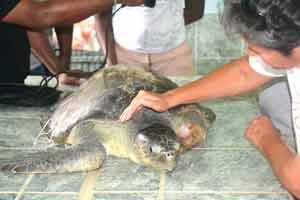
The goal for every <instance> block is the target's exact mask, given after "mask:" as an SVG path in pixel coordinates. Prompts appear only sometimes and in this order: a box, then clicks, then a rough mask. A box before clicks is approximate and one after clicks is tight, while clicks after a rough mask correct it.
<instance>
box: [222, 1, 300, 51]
mask: <svg viewBox="0 0 300 200" xmlns="http://www.w3.org/2000/svg"><path fill="white" fill-rule="evenodd" d="M221 22H222V24H223V25H224V28H225V30H226V32H227V33H228V34H234V33H237V34H241V35H243V36H244V37H245V38H247V39H249V40H250V41H252V42H255V43H256V44H258V45H261V46H264V47H267V48H271V49H275V50H278V51H279V52H281V53H282V54H284V55H289V54H290V53H291V51H292V49H294V48H295V47H298V46H300V0H224V11H223V13H222V16H221Z"/></svg>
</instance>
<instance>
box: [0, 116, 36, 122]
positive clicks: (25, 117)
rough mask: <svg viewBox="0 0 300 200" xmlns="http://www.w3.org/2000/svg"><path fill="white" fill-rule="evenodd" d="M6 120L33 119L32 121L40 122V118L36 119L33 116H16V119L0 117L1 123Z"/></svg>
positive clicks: (14, 117)
mask: <svg viewBox="0 0 300 200" xmlns="http://www.w3.org/2000/svg"><path fill="white" fill-rule="evenodd" d="M7 119H16V120H17V119H33V120H40V118H38V117H34V116H29V115H28V116H21V117H20V116H18V117H16V116H6V117H0V120H1V121H4V120H7Z"/></svg>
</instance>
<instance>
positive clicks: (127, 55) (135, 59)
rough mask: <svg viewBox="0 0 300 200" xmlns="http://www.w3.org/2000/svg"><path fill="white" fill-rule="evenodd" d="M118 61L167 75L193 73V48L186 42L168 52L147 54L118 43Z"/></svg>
mask: <svg viewBox="0 0 300 200" xmlns="http://www.w3.org/2000/svg"><path fill="white" fill-rule="evenodd" d="M116 54H117V59H118V63H121V64H126V65H129V66H133V67H144V68H145V69H146V70H149V71H154V72H157V73H159V74H162V75H166V76H180V75H193V74H194V66H193V56H192V49H191V47H190V46H189V45H188V44H187V42H184V43H183V44H181V45H180V46H178V47H177V48H175V49H172V50H170V51H168V52H166V53H155V54H147V53H140V52H135V51H130V50H127V49H124V48H123V47H121V46H120V45H118V44H116Z"/></svg>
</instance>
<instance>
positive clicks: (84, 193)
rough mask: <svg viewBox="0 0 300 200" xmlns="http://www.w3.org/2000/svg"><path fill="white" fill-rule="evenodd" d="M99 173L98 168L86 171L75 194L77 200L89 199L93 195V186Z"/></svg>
mask: <svg viewBox="0 0 300 200" xmlns="http://www.w3.org/2000/svg"><path fill="white" fill-rule="evenodd" d="M99 174H100V169H97V170H94V171H90V172H88V173H87V175H86V177H85V179H84V181H83V183H82V185H81V187H80V191H79V193H78V196H77V198H76V199H77V200H91V199H92V198H93V195H94V192H93V191H94V187H95V185H96V180H97V177H98V175H99Z"/></svg>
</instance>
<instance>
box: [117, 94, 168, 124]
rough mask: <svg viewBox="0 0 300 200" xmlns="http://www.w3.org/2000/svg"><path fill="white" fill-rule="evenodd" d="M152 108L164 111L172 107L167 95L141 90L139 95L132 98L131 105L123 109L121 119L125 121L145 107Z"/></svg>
mask: <svg viewBox="0 0 300 200" xmlns="http://www.w3.org/2000/svg"><path fill="white" fill-rule="evenodd" d="M144 106H145V107H148V108H152V109H153V110H155V111H157V112H164V111H166V110H168V109H169V108H170V106H169V103H168V101H167V98H166V96H164V94H158V93H154V92H147V91H144V90H141V91H140V92H139V93H138V95H137V96H136V97H135V98H134V99H133V100H132V102H131V103H130V105H129V106H128V107H127V108H126V109H125V110H124V111H123V113H122V114H121V116H120V121H121V122H125V121H128V120H130V119H131V118H132V117H133V115H134V114H135V113H137V112H138V111H140V110H141V109H142V108H143V107H144Z"/></svg>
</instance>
